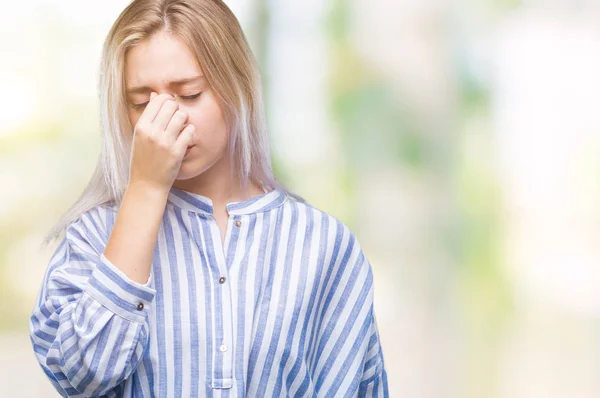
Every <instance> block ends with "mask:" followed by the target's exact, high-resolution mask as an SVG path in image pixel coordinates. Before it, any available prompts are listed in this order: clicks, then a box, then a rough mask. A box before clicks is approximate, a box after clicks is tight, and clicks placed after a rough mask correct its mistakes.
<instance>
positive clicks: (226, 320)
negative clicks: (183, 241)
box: [210, 216, 241, 388]
mask: <svg viewBox="0 0 600 398" xmlns="http://www.w3.org/2000/svg"><path fill="white" fill-rule="evenodd" d="M211 221H212V222H211V223H210V224H211V230H212V236H213V241H214V242H221V231H220V229H219V226H218V225H217V223H216V220H214V217H213V218H212V220H211ZM227 225H228V228H227V231H226V233H225V241H224V242H221V243H222V245H221V250H218V249H217V248H216V246H217V245H215V249H216V250H214V254H215V259H216V261H217V268H218V272H219V273H218V274H217V275H218V279H217V281H218V282H219V286H215V289H217V290H216V291H215V294H218V295H219V296H220V297H221V305H220V308H216V311H219V312H220V313H221V317H220V318H221V321H222V324H221V328H222V329H221V328H220V329H221V330H219V331H217V333H216V335H215V341H214V342H215V343H216V344H215V345H214V346H213V347H215V348H214V350H215V355H218V356H221V358H220V361H221V364H220V365H219V367H221V375H222V379H213V384H215V385H219V386H220V387H217V388H230V387H231V383H232V382H233V354H232V350H231V344H232V342H233V317H234V314H233V313H232V304H231V300H232V298H231V290H230V289H231V284H229V283H225V282H226V281H227V277H228V275H227V272H228V271H227V270H228V266H227V253H226V250H227V247H228V244H229V239H230V238H231V235H232V231H233V230H234V228H236V227H237V226H236V223H235V221H234V216H230V218H229V220H228V223H227ZM240 225H241V224H240ZM236 234H237V231H236ZM219 274H220V275H219Z"/></svg>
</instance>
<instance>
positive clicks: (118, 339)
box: [29, 210, 156, 396]
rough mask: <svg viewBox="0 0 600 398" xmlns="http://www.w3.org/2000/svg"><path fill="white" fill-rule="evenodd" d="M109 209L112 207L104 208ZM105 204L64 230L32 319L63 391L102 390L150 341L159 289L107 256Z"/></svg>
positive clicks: (44, 362) (39, 348) (37, 348)
mask: <svg viewBox="0 0 600 398" xmlns="http://www.w3.org/2000/svg"><path fill="white" fill-rule="evenodd" d="M104 211H109V210H104ZM103 218H104V217H103V216H102V210H95V211H93V212H87V213H84V215H83V216H82V217H81V218H80V219H78V220H77V221H75V222H73V223H71V224H70V225H69V227H68V228H67V231H66V234H65V238H64V239H63V241H62V242H61V243H60V245H59V247H58V248H57V249H56V251H55V252H54V254H53V256H52V258H51V260H50V264H49V265H48V269H47V271H46V274H45V276H44V280H43V283H42V288H41V291H40V294H39V296H38V300H37V303H36V305H35V307H34V309H33V313H32V314H31V317H30V320H29V330H30V338H31V342H32V345H33V350H34V353H35V355H36V358H37V360H38V362H39V363H40V365H41V367H42V369H43V371H44V373H45V374H46V375H47V376H48V378H49V379H50V381H51V382H52V384H53V385H54V387H55V388H56V390H57V391H58V392H59V393H60V394H61V395H62V396H100V395H105V394H107V393H109V392H111V391H112V390H114V389H116V388H117V386H119V385H120V383H122V382H123V380H125V379H127V378H128V377H129V376H130V375H131V374H132V373H133V371H134V370H135V368H136V366H137V364H138V363H139V361H140V359H141V358H142V355H143V352H144V350H145V349H146V347H147V343H148V335H149V333H148V327H149V325H148V309H149V308H150V305H152V302H153V299H154V295H155V294H156V291H155V290H154V289H152V288H151V287H150V282H151V280H149V281H148V283H146V284H140V283H137V282H135V281H133V280H131V279H129V278H128V277H127V276H126V275H125V274H124V273H123V272H121V271H120V270H119V269H118V268H117V267H116V266H115V265H114V264H112V263H111V262H110V261H108V259H107V258H106V257H104V255H103V252H104V247H105V243H106V241H107V234H106V233H105V231H104V230H103V229H101V225H102V220H103Z"/></svg>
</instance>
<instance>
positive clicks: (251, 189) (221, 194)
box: [173, 156, 264, 209]
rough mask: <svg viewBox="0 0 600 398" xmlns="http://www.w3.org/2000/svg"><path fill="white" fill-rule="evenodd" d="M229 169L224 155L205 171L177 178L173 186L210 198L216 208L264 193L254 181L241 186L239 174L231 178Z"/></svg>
mask: <svg viewBox="0 0 600 398" xmlns="http://www.w3.org/2000/svg"><path fill="white" fill-rule="evenodd" d="M229 170H230V168H229V161H228V159H227V157H226V156H224V157H222V158H221V159H219V160H218V161H217V162H216V163H215V164H213V165H212V166H211V167H209V168H208V169H207V170H205V171H204V172H203V173H201V174H199V175H197V176H196V177H193V178H190V179H188V180H176V181H175V182H174V183H173V186H174V187H175V188H178V189H182V190H184V191H187V192H192V193H196V194H199V195H202V196H206V197H208V198H210V200H212V202H213V207H214V208H215V209H219V208H225V205H226V204H227V203H230V202H239V201H242V200H246V199H250V198H252V197H254V196H257V195H261V194H263V193H264V191H263V190H262V189H261V188H260V187H258V186H257V184H254V183H253V182H252V181H250V182H249V183H248V184H246V186H245V187H241V186H240V185H241V184H240V181H239V178H238V176H237V174H236V173H234V175H233V178H230V173H229ZM242 188H243V189H242Z"/></svg>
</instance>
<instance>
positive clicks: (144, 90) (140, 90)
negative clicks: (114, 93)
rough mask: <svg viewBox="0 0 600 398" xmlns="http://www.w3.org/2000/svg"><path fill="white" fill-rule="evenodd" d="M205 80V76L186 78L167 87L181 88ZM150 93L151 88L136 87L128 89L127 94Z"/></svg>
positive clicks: (170, 83) (174, 81) (171, 82)
mask: <svg viewBox="0 0 600 398" xmlns="http://www.w3.org/2000/svg"><path fill="white" fill-rule="evenodd" d="M203 79H204V75H198V76H192V77H185V78H182V79H177V80H171V81H170V82H169V83H168V84H167V85H168V86H169V87H179V86H183V85H184V84H188V83H194V82H197V81H200V80H203ZM148 91H152V88H150V87H148V86H136V87H132V88H130V89H127V94H141V93H147V92H148Z"/></svg>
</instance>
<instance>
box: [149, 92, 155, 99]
mask: <svg viewBox="0 0 600 398" xmlns="http://www.w3.org/2000/svg"><path fill="white" fill-rule="evenodd" d="M154 97H156V93H155V92H154V91H153V92H152V93H151V94H150V99H152V98H154Z"/></svg>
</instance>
